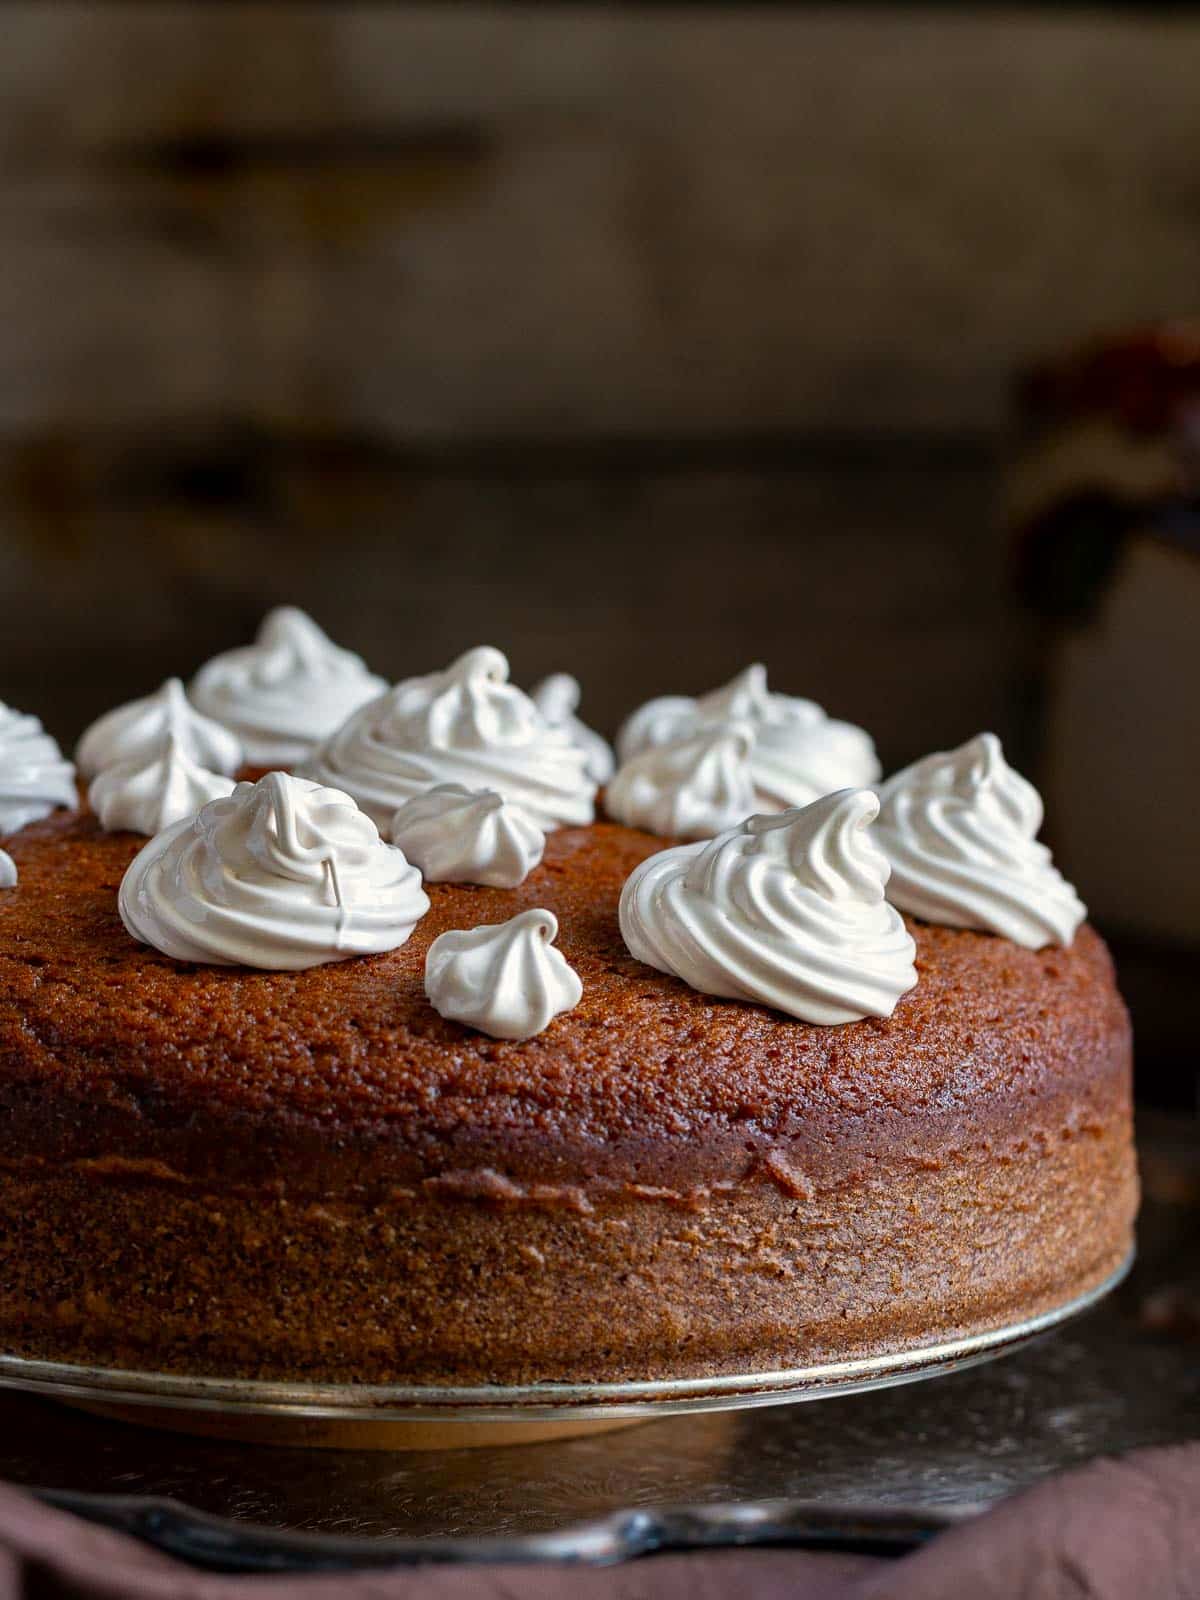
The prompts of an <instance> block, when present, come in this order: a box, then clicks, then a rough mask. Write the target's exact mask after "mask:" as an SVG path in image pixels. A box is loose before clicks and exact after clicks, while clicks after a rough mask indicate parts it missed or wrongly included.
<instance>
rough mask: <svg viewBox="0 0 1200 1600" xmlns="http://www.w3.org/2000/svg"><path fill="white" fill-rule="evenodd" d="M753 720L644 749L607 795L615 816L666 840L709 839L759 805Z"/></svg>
mask: <svg viewBox="0 0 1200 1600" xmlns="http://www.w3.org/2000/svg"><path fill="white" fill-rule="evenodd" d="M753 747H754V729H753V727H752V726H751V725H750V724H749V723H748V722H719V723H715V724H712V725H706V726H703V727H701V728H700V729H699V730H698V731H697V732H695V733H692V734H690V735H689V734H685V735H683V736H682V737H680V738H678V739H674V740H671V741H669V742H668V743H665V744H654V745H649V746H647V747H646V749H644V750H640V751H638V753H637V754H636V755H633V756H631V757H630V758H629V760H628V761H626V762H625V763H624V764H623V765H622V766H621V767H620V768H619V769H618V771H617V773H616V775H615V776H614V777H613V779H612V782H611V783H610V784H609V786H608V788H607V790H606V791H605V795H604V808H605V810H606V811H607V812H608V814H609V816H610V817H613V818H614V819H615V820H616V821H617V822H623V823H625V825H626V826H627V827H630V828H643V829H645V831H646V832H647V833H657V834H660V835H662V836H663V837H664V838H675V839H708V838H711V837H712V836H713V834H715V833H720V832H722V830H723V829H725V828H730V827H733V826H735V825H736V824H737V823H739V822H743V821H744V820H745V819H746V818H747V817H748V816H750V815H751V813H752V812H754V811H755V809H756V800H755V789H754V774H753V772H752V771H751V768H750V762H749V756H750V752H751V750H752V749H753Z"/></svg>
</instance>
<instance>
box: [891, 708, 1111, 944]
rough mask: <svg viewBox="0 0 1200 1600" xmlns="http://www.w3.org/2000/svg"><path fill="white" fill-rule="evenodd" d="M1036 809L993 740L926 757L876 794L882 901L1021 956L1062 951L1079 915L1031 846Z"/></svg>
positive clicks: (1037, 803) (1046, 859)
mask: <svg viewBox="0 0 1200 1600" xmlns="http://www.w3.org/2000/svg"><path fill="white" fill-rule="evenodd" d="M1041 825H1042V801H1041V796H1040V795H1039V794H1038V792H1037V790H1036V789H1035V788H1034V787H1033V785H1032V784H1031V783H1029V782H1028V781H1027V780H1026V779H1025V778H1023V777H1022V776H1021V775H1020V773H1018V772H1014V771H1013V769H1012V768H1011V767H1010V766H1009V765H1008V763H1007V762H1006V761H1005V759H1004V752H1003V750H1002V749H1001V747H1000V741H999V739H997V737H996V735H995V734H994V733H981V734H979V736H978V737H977V738H974V739H971V740H969V741H968V743H966V744H964V745H962V746H960V748H959V749H957V750H953V751H950V752H949V753H948V754H938V755H932V756H926V757H925V758H924V760H922V761H917V762H915V763H914V764H913V765H912V766H911V767H906V768H905V769H904V771H903V772H898V773H896V775H895V776H894V777H892V778H889V779H888V781H887V782H886V783H885V784H884V785H883V788H882V789H881V790H880V813H879V822H878V824H877V825H876V828H875V837H876V839H877V840H878V842H879V846H880V849H882V850H883V852H884V854H885V855H886V856H887V858H888V860H889V861H890V862H891V867H892V876H891V882H890V883H889V885H888V899H889V900H891V901H892V903H893V904H894V905H897V906H900V907H901V909H902V910H904V911H909V912H911V913H912V915H913V916H916V917H922V918H923V919H924V920H925V921H926V922H941V923H945V924H947V925H948V926H949V927H952V928H980V929H983V930H984V931H985V932H990V933H999V934H1003V936H1004V937H1005V938H1006V939H1012V940H1014V941H1015V942H1016V943H1017V944H1022V945H1025V946H1026V947H1027V948H1028V949H1030V950H1039V949H1041V947H1042V946H1043V945H1046V944H1062V945H1067V944H1070V943H1071V940H1072V939H1073V938H1074V937H1075V930H1076V929H1077V928H1078V926H1079V924H1080V923H1081V922H1082V921H1083V919H1084V917H1085V916H1086V915H1087V908H1086V907H1085V906H1084V904H1083V902H1082V901H1081V900H1080V898H1079V896H1078V895H1077V894H1076V893H1075V890H1074V889H1073V888H1072V887H1071V885H1070V884H1069V883H1068V882H1067V881H1066V879H1065V878H1064V877H1063V876H1062V874H1061V873H1060V872H1059V871H1058V869H1057V867H1055V866H1054V865H1053V863H1052V861H1051V858H1050V851H1049V850H1048V849H1047V848H1046V846H1045V845H1044V844H1039V843H1038V842H1037V832H1038V829H1039V828H1040V827H1041Z"/></svg>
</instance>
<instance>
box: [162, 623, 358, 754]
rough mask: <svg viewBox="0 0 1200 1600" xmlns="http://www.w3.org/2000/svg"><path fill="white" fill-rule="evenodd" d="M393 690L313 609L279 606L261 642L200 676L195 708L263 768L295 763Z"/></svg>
mask: <svg viewBox="0 0 1200 1600" xmlns="http://www.w3.org/2000/svg"><path fill="white" fill-rule="evenodd" d="M386 688H387V684H386V683H385V682H384V680H383V679H382V678H377V677H375V675H374V674H373V673H371V672H369V671H368V670H367V667H366V665H365V663H364V662H363V660H362V658H361V657H360V656H356V655H355V654H354V653H353V652H352V651H350V650H343V649H341V647H340V646H338V645H336V644H334V642H333V641H332V639H330V638H329V637H328V635H327V634H325V633H324V632H323V631H322V630H321V629H320V628H319V627H318V626H317V624H316V623H315V622H314V621H313V620H312V618H311V617H310V616H308V615H306V613H305V612H303V611H301V610H299V609H298V608H297V607H296V606H278V607H276V609H275V610H274V611H270V612H268V613H267V615H266V616H265V617H264V618H263V621H262V626H261V627H260V628H259V630H258V636H257V638H256V639H255V641H254V643H253V644H250V645H243V646H241V647H240V648H239V649H236V650H226V651H224V652H223V653H222V654H221V655H218V656H214V657H213V658H212V660H211V661H209V662H206V663H205V665H204V666H202V667H201V668H200V670H199V672H197V674H196V676H195V677H194V678H193V679H192V683H191V688H190V690H189V694H190V696H191V700H192V703H193V704H194V705H196V706H198V707H199V709H200V710H201V711H204V712H206V713H207V714H208V715H209V716H210V717H213V718H215V719H216V721H218V722H220V723H223V724H224V725H225V727H227V728H229V729H230V730H231V731H232V732H233V733H235V734H236V735H237V737H238V738H239V739H240V740H241V743H242V746H243V749H244V750H245V754H246V760H247V761H248V762H250V763H251V765H253V766H256V767H287V766H294V765H295V764H296V763H297V762H299V761H303V760H304V759H305V758H306V757H307V756H310V755H311V754H312V752H313V751H314V750H315V749H316V747H317V746H318V745H319V744H320V743H321V742H322V740H324V739H327V738H328V737H329V736H330V734H332V733H335V732H336V731H337V729H338V728H340V727H341V725H342V723H343V722H344V721H345V720H346V718H347V717H348V716H350V715H351V714H352V713H353V712H355V711H357V710H358V708H359V706H361V705H364V704H365V703H366V702H367V701H368V700H374V699H375V698H376V697H377V696H378V695H380V694H382V693H383V692H384V691H385V690H386Z"/></svg>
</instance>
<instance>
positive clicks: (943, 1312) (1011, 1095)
mask: <svg viewBox="0 0 1200 1600" xmlns="http://www.w3.org/2000/svg"><path fill="white" fill-rule="evenodd" d="M143 842H144V841H143V840H142V839H141V838H139V837H136V836H134V835H132V834H127V833H103V832H101V831H100V830H99V828H98V826H97V824H96V822H95V821H94V819H93V818H92V817H91V816H90V815H88V814H86V813H85V814H67V813H61V812H60V813H58V814H57V815H56V816H54V817H52V818H50V819H49V820H47V821H45V822H41V823H37V824H35V825H33V826H30V827H28V828H26V829H25V830H23V831H22V832H21V833H19V834H17V835H16V836H14V837H13V838H11V839H7V840H5V848H6V849H7V850H8V852H9V854H10V855H11V856H12V857H13V859H14V861H15V862H16V864H17V867H18V870H19V874H20V886H19V888H18V889H17V890H16V891H14V892H10V893H6V894H4V895H2V896H0V1217H2V1218H3V1226H2V1227H0V1349H3V1350H4V1351H5V1352H8V1353H15V1354H20V1355H26V1356H35V1357H49V1358H55V1359H58V1360H65V1361H73V1362H87V1363H94V1364H104V1365H110V1366H116V1367H125V1368H140V1369H153V1370H169V1371H173V1372H187V1373H198V1374H206V1375H220V1376H247V1377H260V1376H269V1377H272V1378H280V1379H288V1378H295V1379H320V1380H335V1381H336V1380H356V1381H369V1382H377V1383H382V1382H420V1383H434V1384H464V1383H470V1384H475V1383H491V1382H495V1383H515V1382H529V1381H536V1380H568V1381H575V1382H578V1381H585V1380H632V1379H659V1378H682V1377H689V1376H702V1375H709V1374H717V1373H725V1372H739V1371H755V1370H767V1369H777V1368H781V1367H790V1366H796V1365H801V1364H805V1363H810V1362H814V1361H821V1360H827V1359H833V1358H847V1357H853V1356H859V1355H870V1354H876V1353H881V1352H885V1351H894V1350H902V1349H911V1348H913V1347H916V1346H919V1345H922V1344H926V1343H932V1342H940V1341H943V1340H946V1339H949V1338H953V1337H956V1336H959V1335H965V1334H969V1333H973V1332H977V1331H981V1330H985V1329H989V1328H994V1327H998V1326H1002V1325H1004V1324H1006V1323H1011V1322H1014V1321H1016V1320H1019V1319H1023V1318H1026V1317H1029V1316H1032V1315H1035V1314H1037V1313H1040V1312H1043V1311H1046V1310H1049V1309H1051V1308H1054V1307H1056V1306H1059V1305H1062V1304H1064V1303H1066V1302H1069V1301H1071V1300H1073V1299H1074V1298H1076V1297H1077V1296H1079V1295H1081V1294H1083V1293H1084V1292H1086V1291H1087V1290H1089V1289H1091V1288H1093V1287H1094V1286H1096V1285H1098V1284H1100V1283H1101V1282H1103V1280H1105V1279H1106V1278H1107V1277H1109V1276H1110V1275H1111V1274H1112V1273H1113V1272H1114V1271H1115V1270H1116V1269H1117V1268H1118V1267H1119V1265H1120V1264H1121V1262H1122V1261H1123V1260H1124V1258H1125V1257H1126V1255H1127V1254H1128V1252H1129V1249H1130V1246H1131V1237H1132V1223H1133V1218H1134V1212H1135V1209H1136V1201H1137V1180H1136V1174H1135V1165H1134V1154H1133V1144H1132V1110H1131V1089H1130V1035H1129V1024H1128V1019H1127V1016H1126V1012H1125V1009H1124V1006H1123V1005H1122V1003H1121V1000H1120V998H1119V996H1118V994H1117V991H1116V988H1115V985H1114V980H1113V972H1112V966H1111V963H1110V960H1109V957H1108V953H1107V951H1106V949H1105V947H1104V945H1103V943H1102V941H1101V940H1100V938H1099V937H1098V935H1097V934H1096V933H1095V932H1094V931H1092V930H1091V929H1090V928H1088V927H1086V926H1085V927H1083V928H1081V929H1080V931H1079V933H1078V934H1077V935H1076V937H1075V940H1074V942H1073V944H1072V945H1071V946H1070V947H1069V948H1066V949H1061V948H1054V947H1052V948H1046V949H1043V950H1040V951H1031V950H1028V949H1025V948H1023V947H1021V946H1018V945H1016V944H1014V943H1011V942H1009V941H1008V940H1006V939H1003V938H1000V937H997V936H994V935H990V934H982V933H972V932H963V931H959V930H956V929H952V928H947V927H933V926H927V925H925V924H922V923H920V922H916V921H913V922H912V923H911V931H912V934H913V936H914V938H915V940H916V944H917V968H918V972H919V980H920V981H919V983H918V984H917V987H916V988H915V989H913V990H912V991H911V992H910V993H908V994H907V995H905V996H904V997H903V998H902V999H901V1000H900V1002H899V1004H898V1005H897V1007H896V1010H895V1013H894V1015H893V1016H892V1017H891V1018H890V1019H888V1020H878V1019H869V1020H866V1021H863V1022H857V1023H851V1024H847V1025H844V1026H837V1027H814V1026H809V1025H807V1024H804V1023H800V1022H796V1021H795V1020H793V1019H791V1018H789V1017H785V1016H783V1015H781V1014H780V1013H778V1012H774V1011H770V1010H767V1009H766V1008H764V1007H761V1006H755V1005H749V1004H743V1003H739V1002H733V1001H719V1000H713V999H711V998H709V997H708V996H706V995H703V994H699V993H696V992H694V991H693V990H691V989H689V988H688V987H686V986H685V985H684V984H683V983H681V982H679V981H677V980H675V979H673V978H669V977H665V976H663V975H662V974H660V973H658V972H656V971H654V970H652V969H651V968H649V967H647V966H644V965H642V964H641V963H639V962H638V961H635V960H634V959H633V958H632V957H631V956H630V954H629V952H628V951H627V949H626V947H625V944H624V942H623V940H622V937H621V934H620V931H619V928H618V921H617V904H618V898H619V895H620V890H621V886H622V884H623V882H624V880H625V878H626V877H627V876H628V874H629V872H630V870H631V869H632V868H633V867H634V866H635V865H636V864H637V863H638V862H639V861H641V860H642V859H643V858H644V857H645V856H647V855H649V854H651V853H652V852H654V851H657V850H660V849H661V848H662V847H663V843H664V841H663V840H661V839H656V838H652V837H651V836H649V835H648V834H643V833H638V832H635V831H633V830H631V829H627V828H623V827H619V826H616V825H614V824H610V823H598V824H596V825H594V826H591V827H585V828H564V829H560V830H558V831H556V832H553V833H551V834H550V836H549V838H548V840H547V846H546V852H545V858H544V860H543V861H542V864H541V865H540V866H539V867H537V868H535V869H534V870H533V871H532V872H531V873H530V874H529V876H528V877H527V878H526V880H525V881H524V882H523V883H522V884H521V886H520V887H519V888H518V889H515V890H500V889H487V888H478V887H467V886H455V885H445V884H429V885H427V891H428V894H429V897H430V900H431V902H432V910H431V911H430V912H429V914H428V915H427V916H426V917H425V918H424V919H423V920H422V921H421V922H420V923H419V924H418V926H417V929H416V931H415V933H414V934H413V935H412V937H411V938H410V939H409V941H408V942H407V943H406V944H405V945H404V946H403V947H402V948H400V949H398V950H395V951H393V952H391V953H390V954H385V955H379V956H368V957H361V958H358V959H353V960H347V961H342V962H338V963H335V964H332V965H327V966H320V967H315V968H311V969H309V970H307V971H301V972H295V973H288V972H258V971H249V970H247V969H244V968H225V967H218V966H192V965H187V964H182V963H179V962H176V961H173V960H170V959H168V958H167V957H165V956H162V955H159V954H157V953H156V952H155V951H154V950H152V949H149V948H147V947H145V946H142V945H139V944H137V943H135V942H134V940H133V939H132V938H131V937H130V936H129V935H128V934H127V933H126V931H125V929H124V927H123V926H122V924H121V921H120V918H119V916H118V912H117V889H118V886H119V884H120V881H121V878H122V875H123V873H124V871H125V868H126V867H127V865H128V864H129V862H130V861H131V859H132V858H133V856H134V855H135V853H136V852H137V850H138V849H139V847H140V846H141V844H142V843H143ZM534 906H541V907H547V908H549V909H550V910H552V911H553V912H554V913H555V914H556V915H557V917H558V919H559V923H560V933H559V937H558V948H559V949H560V950H561V951H562V953H563V954H564V956H565V957H566V958H567V960H568V961H569V962H570V964H571V965H572V966H573V967H574V968H575V969H576V971H577V972H578V973H579V975H580V977H581V978H582V980H583V998H582V1001H581V1003H580V1004H579V1005H578V1006H577V1007H576V1009H574V1010H573V1011H570V1012H569V1013H568V1014H565V1015H563V1016H560V1017H558V1018H557V1019H556V1020H555V1021H554V1022H552V1023H551V1025H550V1026H549V1028H547V1029H546V1030H545V1031H544V1032H543V1033H541V1034H539V1035H538V1036H537V1037H535V1038H533V1039H530V1040H528V1041H526V1042H524V1043H520V1044H513V1043H504V1042H500V1041H497V1040H494V1039H490V1038H487V1037H485V1036H483V1035H481V1034H479V1033H476V1032H473V1031H471V1030H470V1029H468V1028H465V1027H463V1026H460V1025H458V1024H456V1023H452V1022H448V1021H445V1020H443V1019H442V1018H441V1017H439V1016H438V1015H437V1014H436V1013H435V1012H434V1011H433V1010H432V1008H431V1007H430V1005H429V1003H428V1001H427V999H426V997H425V993H424V989H423V981H422V974H423V965H424V959H425V953H426V951H427V949H428V947H429V945H430V943H431V941H432V940H433V939H434V937H435V936H436V935H438V934H439V933H442V932H443V931H445V930H447V929H451V928H470V927H473V926H475V925H476V924H480V923H487V922H500V921H503V920H504V919H506V918H508V917H511V916H512V915H513V914H514V913H516V912H517V911H519V910H522V909H524V908H526V907H534Z"/></svg>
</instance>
